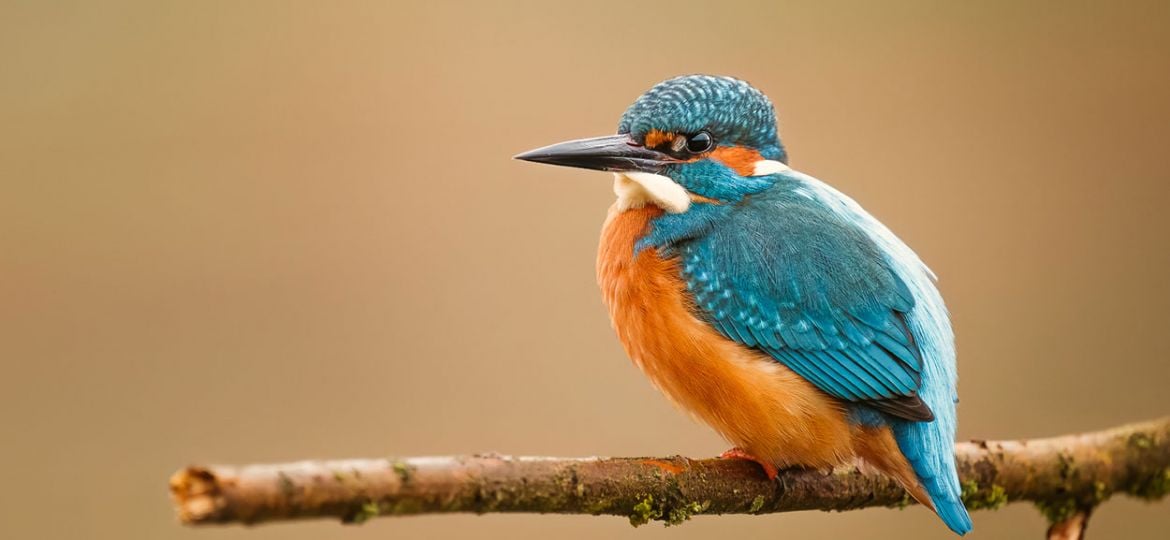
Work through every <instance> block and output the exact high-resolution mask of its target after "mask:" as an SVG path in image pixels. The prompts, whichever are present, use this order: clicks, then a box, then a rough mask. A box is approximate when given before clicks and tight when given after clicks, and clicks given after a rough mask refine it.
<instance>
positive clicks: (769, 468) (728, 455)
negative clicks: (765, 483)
mask: <svg viewBox="0 0 1170 540" xmlns="http://www.w3.org/2000/svg"><path fill="white" fill-rule="evenodd" d="M719 458H720V459H746V460H748V461H751V462H753V463H755V464H757V465H759V466H760V467H762V468H763V469H764V474H766V475H768V480H775V479H776V476H777V475H779V474H780V471H779V469H777V468H776V466H775V465H772V464H771V463H768V462H766V461H763V460H760V459H758V458H756V456H753V455H751V454H749V453H747V450H744V449H743V448H740V447H738V446H737V447H735V448H732V449H730V450H728V451H726V452H724V453H722V454H719Z"/></svg>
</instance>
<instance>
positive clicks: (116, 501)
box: [0, 1, 1170, 540]
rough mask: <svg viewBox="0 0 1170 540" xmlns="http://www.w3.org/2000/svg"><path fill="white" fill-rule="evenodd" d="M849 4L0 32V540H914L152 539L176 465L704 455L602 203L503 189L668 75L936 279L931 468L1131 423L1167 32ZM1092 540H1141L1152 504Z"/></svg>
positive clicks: (327, 16) (94, 12) (371, 14)
mask: <svg viewBox="0 0 1170 540" xmlns="http://www.w3.org/2000/svg"><path fill="white" fill-rule="evenodd" d="M99 4H100V6H99ZM876 4H877V3H870V2H855V3H827V4H824V3H822V4H820V5H818V6H817V7H811V6H810V5H809V4H805V3H802V4H799V5H798V4H789V3H775V2H755V3H742V4H733V3H731V2H701V3H693V4H692V3H686V2H678V1H676V2H670V3H657V2H640V3H635V2H614V3H603V2H576V3H572V4H570V3H565V5H563V6H553V5H547V3H541V2H531V3H492V4H491V5H488V3H483V4H479V3H477V4H471V3H468V4H462V5H455V4H445V3H442V2H436V1H430V2H426V3H420V4H417V5H401V6H398V5H392V4H389V3H380V2H374V3H369V4H357V3H348V2H345V3H292V2H268V3H262V2H241V3H235V2H228V3H213V2H185V3H177V4H173V5H167V3H164V2H154V1H144V2H138V3H110V2H102V3H99V2H84V3H76V4H73V3H67V2H31V1H30V2H4V3H3V4H2V6H0V125H2V127H0V182H2V183H0V362H2V368H3V369H2V375H0V379H2V380H0V422H2V423H3V433H4V435H3V443H2V446H0V459H2V462H0V463H2V465H0V486H2V487H0V536H2V537H4V538H70V539H72V538H99V539H125V538H152V539H153V538H181V539H197V540H221V539H222V540H229V539H231V540H235V539H245V540H262V539H277V538H280V539H294V540H295V539H309V538H313V539H316V538H344V539H375V538H444V537H446V538H459V537H474V538H545V537H555V538H558V539H562V540H570V539H578V538H580V539H584V538H597V537H602V536H604V537H607V538H643V539H649V538H672V539H682V538H711V537H715V538H721V537H730V536H731V535H735V537H736V538H841V537H846V536H847V537H858V538H899V539H917V538H949V535H948V534H947V533H946V532H945V529H944V528H943V526H942V525H941V523H939V522H938V521H937V520H936V519H935V518H934V517H933V516H931V515H930V514H928V513H927V512H925V511H923V510H921V509H912V510H907V511H903V512H898V511H891V510H881V509H879V510H869V511H863V512H853V513H848V514H824V513H820V512H811V513H802V514H788V515H775V516H765V517H721V518H712V517H701V518H697V519H695V520H693V521H692V522H690V523H687V524H686V525H685V526H683V527H679V528H670V529H664V528H662V527H661V526H660V525H657V524H655V525H651V526H648V527H643V528H641V529H637V530H634V529H632V528H630V526H629V525H628V524H626V523H625V522H624V520H622V519H618V518H594V517H566V516H483V517H475V516H442V517H418V518H407V519H383V520H377V521H374V522H371V523H368V524H366V525H365V526H362V527H343V526H341V525H338V524H336V523H332V522H314V523H301V524H293V525H271V526H263V527H259V528H254V529H245V528H238V527H226V528H211V529H198V530H189V529H183V528H181V527H180V526H179V525H177V524H176V522H175V519H174V517H173V515H172V512H171V507H170V502H169V500H168V495H167V491H166V479H167V477H168V476H169V474H170V473H171V472H172V471H173V470H175V469H176V468H178V467H181V466H183V465H185V464H188V463H191V462H198V463H205V462H218V463H244V462H258V461H260V462H262V461H280V460H293V459H300V458H308V457H357V456H384V455H425V454H448V453H470V452H478V451H499V452H504V453H515V454H548V455H590V454H602V455H655V454H676V453H682V454H686V455H693V456H710V455H714V454H717V453H718V452H720V451H722V450H724V449H725V445H724V443H723V442H722V441H720V440H719V439H718V438H717V437H716V436H715V435H714V434H713V433H712V432H710V431H709V430H708V429H706V428H705V427H702V426H699V425H697V424H694V423H692V422H691V421H690V420H689V419H687V418H686V417H685V416H683V415H682V414H680V413H678V412H676V411H674V410H672V409H671V407H670V406H669V405H668V404H667V403H666V402H665V400H664V399H662V398H661V397H660V396H659V395H658V394H657V393H656V392H655V391H654V390H653V389H652V388H651V387H650V385H649V384H648V383H647V382H646V381H645V380H644V379H643V377H642V376H641V374H639V373H638V372H637V371H636V369H635V368H634V367H633V366H632V365H631V363H630V362H629V361H628V360H627V359H626V358H625V356H624V355H623V353H622V352H621V350H620V348H619V346H618V344H617V341H616V339H615V338H614V337H613V335H612V333H611V331H610V329H609V323H608V320H607V318H606V315H605V312H604V309H603V307H602V305H601V302H600V298H599V294H598V293H597V290H596V286H595V285H594V280H593V259H594V250H595V246H596V237H597V233H598V230H599V227H600V224H601V221H602V218H603V216H604V213H605V209H606V207H607V206H608V205H609V203H610V201H611V199H612V194H611V192H610V178H609V177H608V176H607V175H605V174H601V173H587V172H580V171H573V170H567V169H557V168H550V167H541V166H536V165H532V164H525V163H520V162H515V161H512V160H510V159H509V156H511V155H513V154H515V153H517V152H519V151H521V150H525V149H528V148H531V147H535V146H539V145H543V144H547V143H551V142H555V141H559V140H562V139H567V138H574V137H583V136H590V135H599V134H606V133H611V132H612V131H613V130H614V128H615V126H616V123H617V119H618V116H619V115H620V114H621V112H622V110H623V109H624V108H625V106H626V105H627V104H628V103H629V102H630V101H632V100H633V99H634V98H635V97H636V96H637V95H638V94H640V93H641V92H642V91H643V90H645V89H646V88H648V87H649V86H651V85H652V84H654V83H656V82H658V81H659V80H661V79H664V78H666V77H669V76H673V75H678V74H684V73H692V72H710V73H719V74H731V75H736V76H739V77H742V78H745V79H748V80H750V81H752V82H753V83H755V84H756V85H758V86H759V87H760V88H761V89H763V90H764V91H765V92H766V93H768V94H769V95H770V96H771V97H772V98H773V100H774V101H775V103H776V106H777V110H778V112H779V114H780V117H781V121H782V136H783V137H784V140H785V141H786V142H787V144H788V147H789V150H790V152H791V155H792V161H793V164H794V165H795V166H796V167H797V168H799V169H801V170H804V171H807V172H810V173H812V174H814V175H816V176H819V177H821V178H823V179H825V180H827V181H829V182H830V183H833V184H834V185H836V186H837V187H838V188H840V189H842V190H843V191H845V192H847V193H850V194H851V195H853V196H854V197H855V198H856V199H858V200H859V201H860V202H861V203H862V204H864V205H866V206H867V207H868V208H869V209H870V210H871V211H872V212H873V213H874V214H876V215H877V216H878V217H879V218H881V219H883V220H884V221H885V222H886V223H887V224H888V225H890V226H891V227H892V228H893V229H894V230H895V231H897V232H898V233H899V234H900V235H901V236H902V237H903V238H904V239H905V240H907V241H908V242H909V243H910V244H911V245H912V246H913V247H914V248H915V249H916V250H917V251H918V252H919V253H920V254H921V255H922V256H923V258H924V259H925V260H926V261H927V262H928V263H929V264H930V265H932V266H933V268H934V269H935V270H936V271H937V273H938V274H939V275H940V276H941V277H942V282H941V287H942V289H943V292H944V294H945V296H946V298H947V299H948V303H949V305H950V307H951V309H952V311H953V313H954V322H955V325H956V329H957V332H958V336H959V350H960V368H961V369H960V371H961V374H962V384H961V392H962V398H963V402H962V407H961V409H960V411H961V414H960V419H961V425H960V429H959V431H960V436H961V437H963V438H970V437H979V438H1003V437H1020V436H1029V435H1033V436H1040V435H1049V434H1058V433H1063V432H1070V431H1078V430H1089V429H1097V428H1103V427H1106V426H1109V425H1113V424H1117V423H1121V422H1125V421H1131V420H1139V419H1145V418H1149V417H1155V416H1159V415H1163V414H1167V413H1168V412H1170V398H1168V397H1167V395H1168V393H1167V382H1168V379H1170V363H1168V360H1170V340H1167V338H1166V336H1167V327H1168V324H1170V280H1167V275H1170V249H1168V248H1170V242H1168V241H1167V234H1168V233H1170V211H1167V206H1168V203H1170V164H1168V161H1167V155H1168V151H1167V143H1168V141H1170V32H1168V30H1167V29H1168V28H1170V4H1167V3H1166V2H1149V3H1128V4H1125V5H1110V6H1109V7H1104V5H1105V3H1103V2H1102V3H1097V4H1098V5H1100V6H1102V7H1085V6H1086V5H1087V4H1089V3H1082V2H1064V3H1060V6H1061V7H1059V8H1057V7H1040V6H1032V7H1025V6H1021V5H1018V3H1016V2H978V3H976V2H964V3H959V2H954V3H950V4H949V7H943V5H942V3H938V2H918V3H901V4H899V6H898V7H891V6H886V7H880V8H879V7H875V6H876ZM1055 5H1056V3H1053V6H1055ZM975 524H976V529H975V532H974V534H972V535H971V538H1038V537H1039V536H1040V535H1041V532H1042V530H1043V528H1044V526H1045V524H1044V522H1043V520H1042V518H1041V517H1040V516H1039V514H1038V513H1037V512H1036V511H1035V510H1034V509H1032V508H1031V507H1030V506H1027V505H1013V506H1011V507H1010V508H1008V509H1006V510H1003V511H1000V512H994V513H987V512H979V513H978V514H976V515H975ZM1092 529H1093V531H1092V532H1093V536H1094V537H1096V538H1150V539H1152V538H1166V537H1167V536H1168V535H1170V532H1167V531H1168V530H1170V503H1167V502H1163V503H1161V504H1157V505H1149V504H1143V503H1139V502H1135V501H1132V500H1128V499H1124V498H1119V499H1118V500H1115V501H1112V502H1110V503H1108V504H1107V505H1105V506H1104V507H1102V508H1101V509H1100V511H1099V512H1098V514H1097V515H1096V516H1095V517H1094V521H1093V525H1092Z"/></svg>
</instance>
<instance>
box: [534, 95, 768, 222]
mask: <svg viewBox="0 0 1170 540" xmlns="http://www.w3.org/2000/svg"><path fill="white" fill-rule="evenodd" d="M516 159H521V160H525V161H533V162H537V163H548V164H552V165H562V166H567V167H579V168H584V169H595V170H602V171H611V172H613V173H615V175H616V181H615V185H614V189H615V191H617V194H618V197H619V202H623V199H624V202H623V203H624V204H627V205H635V206H636V205H641V204H647V203H652V204H656V205H657V206H659V207H661V208H662V209H663V210H665V211H666V212H668V213H682V212H686V211H687V210H688V209H689V208H690V206H691V204H692V203H693V202H696V201H699V202H705V203H712V204H724V203H735V202H738V201H740V200H741V199H743V198H744V197H745V196H747V195H750V194H752V193H756V192H759V191H761V190H763V189H766V188H767V187H769V186H771V185H772V183H773V180H771V179H769V177H770V176H771V175H774V174H775V173H778V172H780V171H783V170H785V169H786V168H787V167H786V165H785V163H786V162H787V156H786V154H785V152H784V147H783V146H782V145H781V143H780V138H779V135H777V131H776V116H775V112H774V111H773V109H772V103H771V102H770V101H769V100H768V98H767V96H765V95H764V94H763V93H762V92H760V91H759V90H757V89H755V88H753V87H752V86H751V85H749V84H748V83H746V82H744V81H741V80H739V79H733V78H731V77H713V76H709V75H688V76H684V77H676V78H674V79H669V80H666V81H663V82H661V83H658V84H657V85H655V86H654V87H653V88H651V89H650V90H649V91H647V92H646V93H645V94H642V96H641V97H639V98H638V99H637V100H636V101H634V103H633V104H632V105H630V107H629V108H628V109H626V112H625V114H623V115H622V119H621V122H620V123H619V124H618V133H617V135H609V136H604V137H594V138H590V139H579V140H573V141H567V142H563V143H558V144H554V145H551V146H546V147H544V148H538V149H536V150H532V151H529V152H525V153H523V154H520V155H518V156H516Z"/></svg>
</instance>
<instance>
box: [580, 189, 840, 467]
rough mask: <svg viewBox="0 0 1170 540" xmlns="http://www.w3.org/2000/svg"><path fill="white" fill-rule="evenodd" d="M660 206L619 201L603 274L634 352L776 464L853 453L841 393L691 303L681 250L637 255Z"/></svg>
mask: <svg viewBox="0 0 1170 540" xmlns="http://www.w3.org/2000/svg"><path fill="white" fill-rule="evenodd" d="M660 212H661V210H660V209H658V208H656V207H648V208H642V209H632V210H627V211H624V212H617V211H616V210H613V209H611V213H610V216H609V218H608V219H607V221H606V225H605V228H604V230H603V232H602V236H601V246H600V249H599V252H598V256H597V278H598V282H599V283H600V285H601V289H602V292H603V294H604V296H605V303H606V304H607V305H608V307H609V314H610V318H611V319H612V321H613V326H614V329H615V330H616V331H617V334H618V337H619V338H620V339H621V342H622V344H623V345H624V346H625V349H626V353H627V354H629V356H630V358H631V359H633V361H634V363H635V364H637V365H638V367H640V368H641V369H642V371H643V372H645V373H646V375H647V376H648V377H649V378H650V380H651V381H652V382H653V383H654V385H655V386H657V387H658V388H659V389H661V390H662V392H663V393H665V394H666V395H667V396H668V397H669V398H670V399H671V400H672V401H674V402H675V403H676V404H678V405H679V406H680V407H682V408H683V409H685V410H687V411H689V412H690V413H692V414H693V415H694V416H696V417H697V418H699V419H700V420H702V421H704V422H705V423H707V424H709V425H710V426H711V427H713V428H715V430H717V431H718V432H719V433H720V434H722V435H723V436H724V437H725V438H727V439H728V440H729V441H731V442H732V443H733V444H735V445H736V446H739V447H741V448H743V449H745V450H747V451H748V452H749V453H750V454H752V455H754V456H755V457H757V458H760V459H762V460H768V461H770V462H772V463H774V464H776V465H777V466H780V467H784V466H789V465H803V466H809V467H825V466H833V465H836V464H839V463H841V462H843V461H844V460H847V459H849V458H851V457H852V456H853V455H854V450H853V443H852V441H851V428H850V425H849V422H848V421H847V419H846V415H845V413H844V411H843V408H842V406H841V404H840V403H839V402H837V401H836V400H834V399H833V398H831V397H829V396H828V395H827V394H824V393H823V392H820V391H819V390H817V389H816V388H815V387H814V386H813V385H812V384H811V383H809V382H808V381H806V380H804V379H803V378H801V377H800V376H798V375H796V374H795V373H793V372H792V371H790V370H789V369H787V368H785V367H784V366H783V365H781V364H779V363H777V362H776V361H774V360H772V359H771V358H769V357H766V356H765V355H763V354H762V353H759V352H757V351H753V350H751V349H748V348H746V347H743V346H741V345H739V344H738V343H735V342H733V341H731V340H728V339H727V338H724V337H723V336H722V335H720V334H719V333H718V332H717V331H716V330H715V329H713V328H712V327H711V326H710V325H708V324H707V323H705V322H703V321H701V320H699V319H698V318H697V317H695V315H694V314H693V312H692V311H691V306H690V299H689V295H687V294H686V292H685V289H684V285H683V283H682V279H681V278H680V277H679V271H678V267H677V264H678V262H677V260H675V259H663V258H662V257H660V256H659V255H658V253H657V252H656V251H655V250H654V249H646V250H643V251H642V252H641V253H640V254H639V255H638V256H637V257H634V256H633V248H634V243H635V242H636V241H637V240H638V239H639V238H641V237H642V235H643V234H645V231H646V228H647V226H648V224H649V221H650V220H651V219H652V218H654V217H655V216H657V215H658V214H659V213H660Z"/></svg>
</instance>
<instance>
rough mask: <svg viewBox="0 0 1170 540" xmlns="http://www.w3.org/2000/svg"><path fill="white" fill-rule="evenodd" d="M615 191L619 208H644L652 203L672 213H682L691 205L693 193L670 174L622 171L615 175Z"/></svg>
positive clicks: (623, 209)
mask: <svg viewBox="0 0 1170 540" xmlns="http://www.w3.org/2000/svg"><path fill="white" fill-rule="evenodd" d="M613 192H614V193H615V194H616V195H617V198H618V200H617V210H618V211H619V212H623V211H626V210H629V209H631V208H642V207H643V206H646V203H651V204H654V205H656V206H658V207H659V208H661V209H663V210H665V211H666V212H669V213H671V214H681V213H683V212H686V211H687V209H689V208H690V207H691V194H690V193H687V190H686V188H683V187H682V186H680V185H678V182H675V181H674V180H672V179H671V178H670V177H669V176H662V175H661V174H654V173H648V172H621V173H614V175H613Z"/></svg>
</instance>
